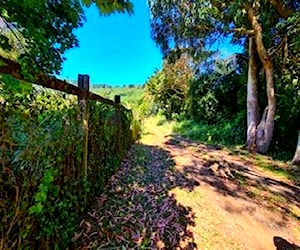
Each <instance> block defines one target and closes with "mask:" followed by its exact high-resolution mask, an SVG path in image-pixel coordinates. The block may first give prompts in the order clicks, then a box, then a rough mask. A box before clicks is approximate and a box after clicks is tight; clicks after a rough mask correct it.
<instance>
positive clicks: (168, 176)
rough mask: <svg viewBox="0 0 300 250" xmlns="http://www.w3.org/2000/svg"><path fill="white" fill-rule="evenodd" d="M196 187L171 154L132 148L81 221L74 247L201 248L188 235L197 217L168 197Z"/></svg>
mask: <svg viewBox="0 0 300 250" xmlns="http://www.w3.org/2000/svg"><path fill="white" fill-rule="evenodd" d="M194 185H198V184H197V183H196V182H191V180H190V179H187V178H186V177H185V176H184V175H183V174H182V173H180V172H176V171H175V169H174V162H173V160H172V159H171V156H170V155H169V153H168V152H167V151H165V150H163V149H161V148H159V147H153V146H146V145H143V144H136V145H134V146H133V147H132V149H131V150H130V152H129V154H128V156H127V158H126V159H125V160H124V161H123V163H122V166H121V168H120V169H119V171H118V172H117V173H116V174H115V175H114V176H112V178H111V180H110V182H109V183H108V184H107V186H106V189H105V191H104V193H103V194H102V195H101V196H100V197H98V198H97V199H96V204H95V205H94V206H93V207H92V208H91V210H90V212H89V213H88V215H87V216H86V217H85V218H84V219H83V220H82V221H81V224H80V230H79V231H78V233H77V234H76V235H75V236H74V239H73V241H74V242H75V243H74V247H75V248H76V249H187V250H188V249H197V246H196V244H195V243H194V238H193V233H192V232H191V231H190V230H189V226H193V225H194V220H195V218H194V213H193V211H192V209H191V208H189V207H184V206H183V205H181V204H178V203H177V201H176V199H175V197H174V196H173V195H171V194H170V193H169V191H170V190H171V189H172V188H174V187H182V188H187V189H192V188H193V186H194Z"/></svg>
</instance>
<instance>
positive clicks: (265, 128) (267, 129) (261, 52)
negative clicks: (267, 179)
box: [245, 3, 276, 153]
mask: <svg viewBox="0 0 300 250" xmlns="http://www.w3.org/2000/svg"><path fill="white" fill-rule="evenodd" d="M255 6H259V4H258V3H256V4H255ZM245 7H246V10H247V12H248V19H249V21H250V23H251V26H252V28H253V29H254V31H255V36H254V37H255V43H256V48H257V53H258V56H259V58H260V60H261V62H262V65H263V68H264V71H265V74H266V82H267V88H266V89H267V96H268V106H267V107H266V109H265V112H264V115H263V116H262V119H261V121H260V123H259V125H258V126H257V130H256V152H258V153H266V152H267V151H268V149H269V146H270V144H271V141H272V138H273V131H274V119H275V112H276V98H275V91H274V65H273V59H272V57H271V55H269V54H268V52H267V50H266V48H265V46H264V42H263V30H262V27H261V24H260V23H259V21H258V17H257V16H256V13H255V11H254V9H253V7H251V6H250V5H246V6H245Z"/></svg>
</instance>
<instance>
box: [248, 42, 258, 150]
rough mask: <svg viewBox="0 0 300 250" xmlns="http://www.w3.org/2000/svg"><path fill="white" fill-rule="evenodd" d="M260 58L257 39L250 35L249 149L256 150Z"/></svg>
mask: <svg viewBox="0 0 300 250" xmlns="http://www.w3.org/2000/svg"><path fill="white" fill-rule="evenodd" d="M257 60H258V58H257V52H256V46H255V41H254V38H253V37H249V65H248V82H247V128H248V129H247V142H246V146H247V149H248V150H250V151H255V150H256V127H257V125H258V123H259V105H258V70H259V66H258V61H257Z"/></svg>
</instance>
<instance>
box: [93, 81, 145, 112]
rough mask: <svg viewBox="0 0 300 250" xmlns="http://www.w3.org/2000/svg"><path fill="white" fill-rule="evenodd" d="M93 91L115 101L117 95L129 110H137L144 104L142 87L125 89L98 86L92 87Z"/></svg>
mask: <svg viewBox="0 0 300 250" xmlns="http://www.w3.org/2000/svg"><path fill="white" fill-rule="evenodd" d="M92 91H94V92H95V93H97V94H99V95H101V96H103V97H105V98H108V99H111V100H114V98H115V95H119V96H121V103H122V105H124V106H126V107H127V108H129V109H136V108H138V106H139V105H140V104H141V102H142V96H143V91H144V90H143V88H142V86H139V85H137V86H131V85H128V86H123V87H114V86H107V85H104V86H103V85H102V86H99V85H96V86H93V87H92Z"/></svg>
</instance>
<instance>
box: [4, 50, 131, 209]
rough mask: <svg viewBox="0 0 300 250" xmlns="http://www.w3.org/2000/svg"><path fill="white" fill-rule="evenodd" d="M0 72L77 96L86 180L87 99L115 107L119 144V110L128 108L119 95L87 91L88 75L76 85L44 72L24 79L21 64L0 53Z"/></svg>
mask: <svg viewBox="0 0 300 250" xmlns="http://www.w3.org/2000/svg"><path fill="white" fill-rule="evenodd" d="M0 74H8V75H11V76H13V77H14V78H15V79H18V80H21V81H25V82H30V83H33V84H37V85H40V86H43V87H46V88H50V89H54V90H59V91H62V92H64V93H67V94H72V95H76V96H78V104H79V105H80V107H81V113H82V114H81V115H82V116H81V117H82V126H83V131H84V136H83V162H82V168H83V175H84V176H83V177H84V180H85V181H86V178H87V176H88V173H87V172H88V143H89V141H88V138H89V109H88V103H87V102H88V101H89V100H93V101H98V102H101V103H103V104H108V105H111V106H114V108H115V109H116V118H117V121H118V131H117V133H118V135H117V138H116V140H117V145H119V144H120V141H121V138H120V137H121V134H120V128H121V111H125V112H130V110H128V109H126V108H125V107H124V106H123V105H122V104H121V99H120V96H115V100H114V101H112V100H109V99H106V98H104V97H102V96H100V95H97V94H95V93H92V92H90V91H89V87H90V82H89V76H88V75H81V74H79V75H78V87H77V86H74V85H72V84H69V83H67V82H66V81H64V80H60V79H57V78H55V77H53V76H49V75H46V74H38V75H35V76H34V77H33V78H30V79H26V77H25V76H24V75H23V74H22V71H21V66H20V64H19V63H17V62H15V61H12V60H10V59H7V58H4V57H2V56H1V55H0ZM86 199H87V193H85V197H84V203H85V204H86Z"/></svg>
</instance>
